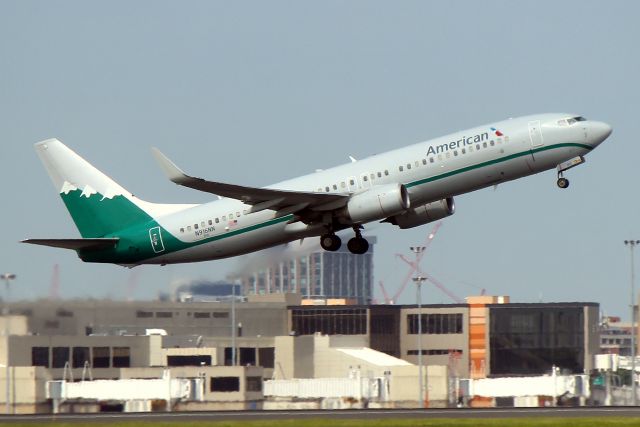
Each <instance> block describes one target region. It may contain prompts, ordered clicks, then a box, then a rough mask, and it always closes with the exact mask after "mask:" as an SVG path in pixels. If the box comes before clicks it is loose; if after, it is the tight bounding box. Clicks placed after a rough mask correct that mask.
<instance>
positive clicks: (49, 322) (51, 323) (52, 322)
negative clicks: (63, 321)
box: [44, 320, 60, 329]
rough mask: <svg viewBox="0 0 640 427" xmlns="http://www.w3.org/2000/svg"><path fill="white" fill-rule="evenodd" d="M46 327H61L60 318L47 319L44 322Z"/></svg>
mask: <svg viewBox="0 0 640 427" xmlns="http://www.w3.org/2000/svg"><path fill="white" fill-rule="evenodd" d="M44 327H45V328H47V329H58V328H59V327H60V321H59V320H46V321H45V322H44Z"/></svg>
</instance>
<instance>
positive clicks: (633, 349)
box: [624, 240, 640, 406]
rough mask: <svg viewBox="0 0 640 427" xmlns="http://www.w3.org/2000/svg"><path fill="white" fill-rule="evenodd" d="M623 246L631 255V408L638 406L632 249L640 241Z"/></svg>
mask: <svg viewBox="0 0 640 427" xmlns="http://www.w3.org/2000/svg"><path fill="white" fill-rule="evenodd" d="M624 244H625V245H626V246H628V247H629V249H630V254H631V402H632V405H633V406H638V396H637V395H636V284H635V282H636V272H635V265H634V259H633V249H634V248H635V246H636V245H637V244H640V240H625V241H624Z"/></svg>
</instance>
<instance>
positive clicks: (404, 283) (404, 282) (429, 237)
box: [380, 221, 442, 304]
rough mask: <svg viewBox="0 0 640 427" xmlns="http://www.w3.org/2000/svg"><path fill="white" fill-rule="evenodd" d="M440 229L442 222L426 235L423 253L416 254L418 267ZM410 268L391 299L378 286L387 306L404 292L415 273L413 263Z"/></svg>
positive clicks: (436, 224) (437, 223)
mask: <svg viewBox="0 0 640 427" xmlns="http://www.w3.org/2000/svg"><path fill="white" fill-rule="evenodd" d="M440 227H442V221H438V222H436V223H435V225H434V226H433V228H432V229H431V233H429V234H428V235H427V239H426V240H425V242H424V251H422V252H420V253H419V254H418V258H417V264H418V265H420V261H421V260H422V257H423V256H424V254H425V253H426V251H427V249H428V248H429V246H430V245H431V242H433V238H434V237H436V233H437V232H438V230H440ZM396 256H399V255H398V254H396ZM410 265H411V266H412V268H410V269H409V271H408V272H407V274H406V276H405V277H404V279H403V280H402V282H401V284H400V288H398V291H397V292H396V293H395V294H394V295H393V297H391V298H388V297H387V292H386V291H385V290H384V286H382V284H380V286H381V287H382V289H383V292H382V293H383V294H384V295H385V301H386V303H387V304H393V303H394V302H395V301H398V298H399V297H400V295H402V293H403V292H404V290H405V288H406V287H407V284H408V283H409V280H411V276H412V275H413V273H414V271H416V268H415V267H413V263H411V264H410Z"/></svg>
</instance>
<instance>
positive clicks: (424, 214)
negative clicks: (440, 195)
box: [386, 197, 456, 229]
mask: <svg viewBox="0 0 640 427" xmlns="http://www.w3.org/2000/svg"><path fill="white" fill-rule="evenodd" d="M455 211H456V205H455V203H453V197H447V198H446V199H442V200H438V201H437V202H431V203H427V204H426V205H421V206H418V207H417V208H413V209H409V210H408V211H406V212H404V213H402V214H400V215H395V216H392V217H389V218H387V219H386V222H390V223H391V224H393V225H397V226H398V227H400V228H402V229H405V228H413V227H417V226H419V225H423V224H428V223H430V222H433V221H437V220H439V219H442V218H445V217H448V216H449V215H453V213H454V212H455Z"/></svg>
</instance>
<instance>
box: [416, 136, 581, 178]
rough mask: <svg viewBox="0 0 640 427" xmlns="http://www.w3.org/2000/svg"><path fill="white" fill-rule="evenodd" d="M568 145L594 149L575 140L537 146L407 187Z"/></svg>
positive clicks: (435, 176)
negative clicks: (574, 141)
mask: <svg viewBox="0 0 640 427" xmlns="http://www.w3.org/2000/svg"><path fill="white" fill-rule="evenodd" d="M567 147H577V148H584V149H586V150H592V149H593V147H591V146H589V145H586V144H578V143H573V142H567V143H562V144H554V145H548V146H544V147H539V148H535V149H531V150H526V151H521V152H519V153H515V154H510V155H508V156H504V157H500V158H498V159H493V160H488V161H486V162H482V163H478V164H477V165H472V166H466V167H464V168H460V169H456V170H452V171H450V172H445V173H443V174H440V175H434V176H430V177H428V178H424V179H419V180H417V181H412V182H409V183H407V184H405V187H407V188H411V187H415V186H418V185H422V184H426V183H428V182H433V181H438V180H440V179H443V178H447V177H450V176H453V175H458V174H461V173H465V172H468V171H471V170H474V169H480V168H483V167H486V166H491V165H495V164H497V163H502V162H507V161H509V160H513V159H517V158H518V157H523V156H528V155H531V154H535V153H540V152H542V151H548V150H553V149H556V148H567Z"/></svg>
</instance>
